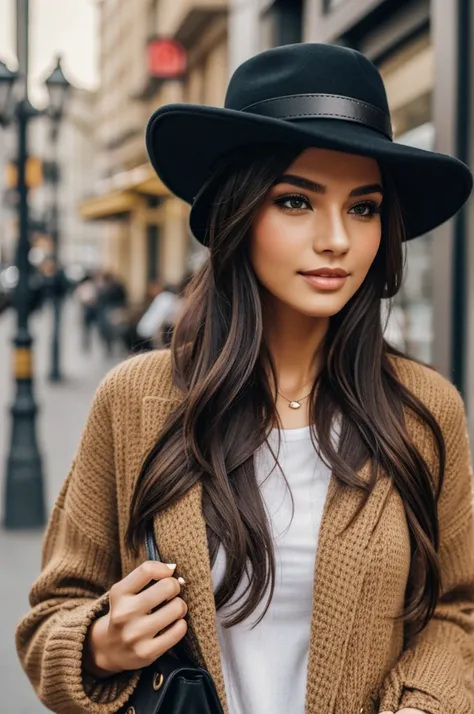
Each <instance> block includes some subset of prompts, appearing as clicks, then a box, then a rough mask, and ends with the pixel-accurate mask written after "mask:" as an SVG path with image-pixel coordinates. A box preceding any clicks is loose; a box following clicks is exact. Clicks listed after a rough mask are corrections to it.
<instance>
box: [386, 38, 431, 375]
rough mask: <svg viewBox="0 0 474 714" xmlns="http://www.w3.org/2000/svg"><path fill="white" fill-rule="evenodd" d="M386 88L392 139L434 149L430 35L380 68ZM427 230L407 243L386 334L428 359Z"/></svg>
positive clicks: (428, 244)
mask: <svg viewBox="0 0 474 714" xmlns="http://www.w3.org/2000/svg"><path fill="white" fill-rule="evenodd" d="M379 69H380V72H381V74H382V77H383V79H384V82H385V86H386V89H387V96H388V102H389V105H390V111H391V115H392V123H393V128H394V134H395V140H396V141H400V142H401V143H403V144H409V145H411V146H417V147H419V148H422V149H433V148H434V125H433V123H432V120H431V119H432V117H431V97H432V89H433V85H434V58H433V48H432V45H431V44H430V38H429V34H428V33H426V34H424V35H422V36H421V37H419V38H417V39H416V40H413V41H411V42H410V43H409V44H407V45H406V46H405V47H403V48H402V49H400V50H399V51H398V52H397V53H395V54H394V55H392V56H391V57H390V58H388V59H387V60H386V61H385V62H384V63H383V65H382V66H381V67H380V68H379ZM432 240H433V239H432V235H431V234H427V235H424V236H420V237H419V238H417V239H416V240H414V241H410V242H409V243H407V245H406V251H407V255H406V269H405V279H404V281H403V285H402V287H401V289H400V292H399V293H398V295H397V296H396V298H395V299H394V301H393V313H392V316H391V319H390V320H389V323H388V329H387V333H386V338H387V339H388V341H389V342H392V343H394V344H395V345H396V346H397V347H399V348H401V349H402V350H403V351H406V352H407V353H408V354H409V355H412V356H413V357H415V358H417V359H421V360H423V361H424V362H428V363H431V362H432V361H433V330H434V324H433V282H432V275H433V269H432Z"/></svg>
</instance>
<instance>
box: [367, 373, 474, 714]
mask: <svg viewBox="0 0 474 714" xmlns="http://www.w3.org/2000/svg"><path fill="white" fill-rule="evenodd" d="M443 391H444V390H443ZM445 396H447V400H446V402H445V404H444V407H443V412H444V413H445V414H446V416H445V423H444V424H443V422H442V420H441V419H439V421H440V425H441V428H442V431H443V434H444V437H445V443H446V470H445V477H444V483H443V490H442V494H441V497H440V501H439V504H438V517H439V526H440V549H439V561H440V569H441V580H442V583H441V594H440V598H439V601H438V605H437V607H436V610H435V613H434V616H433V618H432V619H431V620H430V622H429V624H428V625H427V627H426V628H425V629H424V630H423V631H422V632H421V633H420V634H419V635H418V636H417V637H415V638H414V639H413V641H411V642H408V643H407V648H406V649H405V650H404V652H403V654H402V656H401V658H400V659H399V660H398V662H397V664H396V665H395V667H394V668H393V669H392V670H391V671H390V672H389V673H388V675H387V677H386V679H385V682H384V684H383V687H382V692H381V697H380V711H392V712H397V711H398V710H399V709H403V708H405V707H406V708H410V707H412V708H414V709H420V710H421V711H423V712H426V714H474V527H473V492H472V477H473V474H472V463H471V457H470V449H469V440H468V433H467V424H466V417H465V413H464V405H463V402H462V399H461V397H460V395H459V393H458V392H457V390H456V389H455V388H454V387H450V388H449V394H448V395H445V394H443V397H445Z"/></svg>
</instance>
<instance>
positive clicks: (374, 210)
mask: <svg viewBox="0 0 474 714" xmlns="http://www.w3.org/2000/svg"><path fill="white" fill-rule="evenodd" d="M291 199H296V200H298V201H302V202H303V203H305V204H306V206H305V208H306V209H311V204H310V202H309V200H308V199H307V198H306V196H303V195H301V194H300V193H291V194H286V195H284V196H279V197H278V198H276V199H275V204H276V205H277V206H279V207H280V208H281V210H282V211H286V212H287V213H294V212H300V211H302V210H304V208H289V207H288V206H285V205H284V204H285V203H287V202H288V201H291ZM360 206H362V207H363V208H369V209H370V214H369V215H365V216H361V215H358V214H354V215H356V217H357V218H359V219H360V220H362V221H364V220H365V221H366V220H370V219H371V218H373V217H374V216H377V215H379V214H380V212H381V206H380V205H379V204H378V203H377V202H376V201H370V200H367V201H359V202H358V203H355V204H354V205H353V206H351V210H353V209H354V208H358V207H360ZM311 210H312V209H311Z"/></svg>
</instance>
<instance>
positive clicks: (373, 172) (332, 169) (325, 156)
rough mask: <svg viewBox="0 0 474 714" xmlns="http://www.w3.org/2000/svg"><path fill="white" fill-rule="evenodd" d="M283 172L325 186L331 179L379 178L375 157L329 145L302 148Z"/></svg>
mask: <svg viewBox="0 0 474 714" xmlns="http://www.w3.org/2000/svg"><path fill="white" fill-rule="evenodd" d="M285 173H292V174H297V175H299V176H303V177H304V178H308V179H311V180H313V181H315V182H316V183H321V184H323V185H324V186H328V187H330V186H331V184H332V183H334V182H337V183H338V184H341V183H344V184H347V185H349V184H350V185H353V186H362V185H364V184H370V183H381V182H382V174H381V171H380V167H379V165H378V163H377V161H376V160H375V159H372V158H370V157H369V156H358V155H357V154H346V153H344V152H342V151H332V150H330V149H317V148H309V149H305V150H304V151H303V152H302V153H301V154H300V155H299V156H298V157H297V158H296V159H295V161H293V163H292V164H291V165H290V166H289V167H288V168H287V169H286V171H285Z"/></svg>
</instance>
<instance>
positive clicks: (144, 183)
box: [79, 164, 170, 221]
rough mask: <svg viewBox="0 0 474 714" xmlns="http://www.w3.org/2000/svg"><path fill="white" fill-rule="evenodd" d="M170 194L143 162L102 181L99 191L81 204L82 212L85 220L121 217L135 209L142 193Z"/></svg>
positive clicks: (98, 185) (80, 212) (146, 194)
mask: <svg viewBox="0 0 474 714" xmlns="http://www.w3.org/2000/svg"><path fill="white" fill-rule="evenodd" d="M169 195H170V192H169V191H168V189H167V188H166V186H165V185H164V184H163V183H162V181H160V179H159V178H158V176H157V175H156V174H155V172H154V171H153V169H152V167H151V166H150V164H143V165H141V166H137V167H136V168H134V169H131V170H130V171H123V172H121V173H119V174H116V175H115V176H112V177H111V178H108V179H104V180H102V181H98V182H97V184H96V186H95V194H94V195H92V196H90V197H88V198H87V199H85V200H84V201H83V202H82V203H81V204H80V205H79V215H80V216H81V218H82V220H84V221H98V220H106V219H111V218H117V217H120V215H121V214H124V213H130V212H131V211H133V210H134V208H135V207H136V205H137V203H139V201H140V199H141V197H142V196H169Z"/></svg>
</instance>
